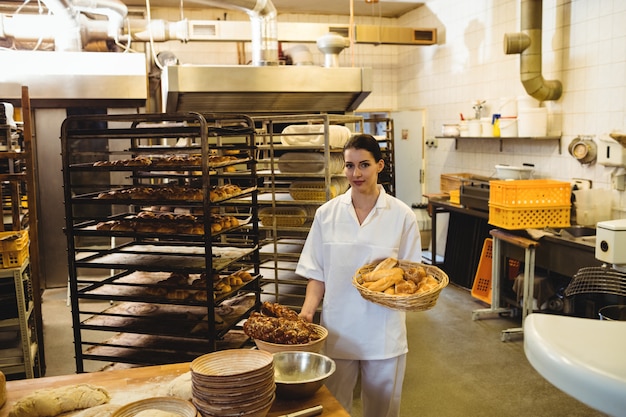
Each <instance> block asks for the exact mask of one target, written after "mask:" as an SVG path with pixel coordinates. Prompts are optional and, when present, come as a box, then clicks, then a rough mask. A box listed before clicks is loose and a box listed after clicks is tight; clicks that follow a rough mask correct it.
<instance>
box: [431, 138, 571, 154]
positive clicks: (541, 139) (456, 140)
mask: <svg viewBox="0 0 626 417" xmlns="http://www.w3.org/2000/svg"><path fill="white" fill-rule="evenodd" d="M435 137H436V138H437V139H454V149H457V148H458V145H459V142H458V141H459V140H477V139H483V140H497V141H499V142H500V152H502V142H503V141H505V140H507V141H508V140H530V141H546V140H555V141H558V142H559V154H560V153H561V136H530V137H529V136H511V137H497V136H435Z"/></svg>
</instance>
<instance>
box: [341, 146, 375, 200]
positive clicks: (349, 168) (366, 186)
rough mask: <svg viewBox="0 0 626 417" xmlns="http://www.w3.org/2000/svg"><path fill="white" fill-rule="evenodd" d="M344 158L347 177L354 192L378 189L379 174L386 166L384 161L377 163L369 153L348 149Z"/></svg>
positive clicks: (363, 150) (362, 150)
mask: <svg viewBox="0 0 626 417" xmlns="http://www.w3.org/2000/svg"><path fill="white" fill-rule="evenodd" d="M343 158H344V160H345V168H344V171H345V173H346V177H347V178H348V181H350V185H351V186H352V188H353V189H354V190H357V191H365V190H370V189H375V188H376V186H377V184H378V173H379V172H380V171H381V170H382V169H383V167H384V166H385V163H384V162H383V161H382V160H380V161H378V162H377V161H375V160H374V157H373V156H372V154H371V153H370V152H369V151H366V150H365V149H354V148H349V149H346V150H345V151H344V153H343Z"/></svg>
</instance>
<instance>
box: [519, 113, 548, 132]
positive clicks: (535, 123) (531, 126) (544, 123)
mask: <svg viewBox="0 0 626 417" xmlns="http://www.w3.org/2000/svg"><path fill="white" fill-rule="evenodd" d="M547 134H548V109H547V108H545V107H537V108H534V109H533V108H526V109H518V110H517V135H518V136H519V137H522V138H526V137H530V138H532V137H542V136H547Z"/></svg>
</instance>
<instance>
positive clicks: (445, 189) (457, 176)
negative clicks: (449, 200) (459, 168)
mask: <svg viewBox="0 0 626 417" xmlns="http://www.w3.org/2000/svg"><path fill="white" fill-rule="evenodd" d="M470 178H472V174H470V173H469V172H459V173H451V174H441V175H440V176H439V190H440V192H441V193H443V194H450V191H453V190H459V189H460V188H461V184H462V183H463V180H465V179H470Z"/></svg>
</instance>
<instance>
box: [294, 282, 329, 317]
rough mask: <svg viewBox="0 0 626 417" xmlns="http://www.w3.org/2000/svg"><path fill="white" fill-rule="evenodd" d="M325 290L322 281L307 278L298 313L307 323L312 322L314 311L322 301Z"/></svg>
mask: <svg viewBox="0 0 626 417" xmlns="http://www.w3.org/2000/svg"><path fill="white" fill-rule="evenodd" d="M325 291H326V285H325V284H324V282H323V281H318V280H315V279H309V283H308V284H307V286H306V296H305V297H304V303H303V304H302V309H301V310H300V314H298V316H300V317H301V318H302V319H304V320H306V321H308V322H309V323H312V322H313V318H314V316H315V313H316V312H317V307H318V306H319V304H320V302H321V301H322V298H323V297H324V292H325Z"/></svg>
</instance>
